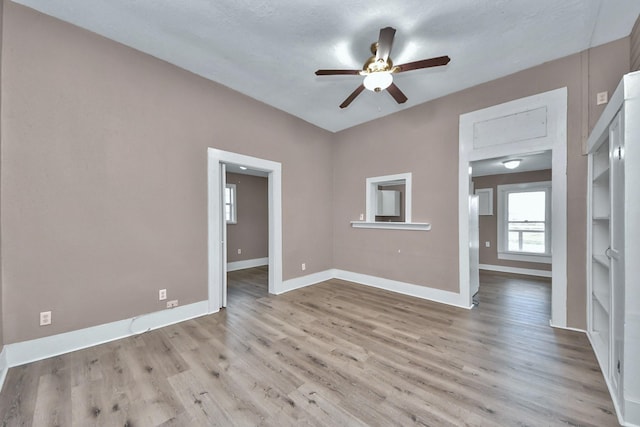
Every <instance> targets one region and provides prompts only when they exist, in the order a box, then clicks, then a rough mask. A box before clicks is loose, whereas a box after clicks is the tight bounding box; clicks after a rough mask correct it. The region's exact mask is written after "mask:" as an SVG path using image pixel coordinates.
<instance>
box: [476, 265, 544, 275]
mask: <svg viewBox="0 0 640 427" xmlns="http://www.w3.org/2000/svg"><path fill="white" fill-rule="evenodd" d="M479 267H480V270H487V271H497V272H500V273H512V274H524V275H526V276H538V277H549V278H550V277H551V270H535V269H532V268H517V267H506V266H504V265H490V264H480V265H479Z"/></svg>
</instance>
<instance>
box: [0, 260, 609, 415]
mask: <svg viewBox="0 0 640 427" xmlns="http://www.w3.org/2000/svg"><path fill="white" fill-rule="evenodd" d="M267 275H268V271H267V268H266V267H258V268H253V269H248V270H241V271H237V272H232V273H230V274H229V289H228V301H229V306H228V307H227V308H226V309H224V310H221V312H220V313H217V314H214V315H210V316H203V317H200V318H197V319H193V320H189V321H187V322H182V323H180V324H176V325H172V326H168V327H166V328H162V329H159V330H155V331H150V332H146V333H143V334H140V335H137V336H134V337H130V338H126V339H122V340H118V341H115V342H111V343H107V344H103V345H100V346H96V347H93V348H89V349H85V350H81V351H77V352H74V353H70V354H67V355H63V356H59V357H55V358H52V359H48V360H44V361H40V362H35V363H31V364H28V365H24V366H21V367H16V368H11V369H10V370H9V372H8V375H7V379H6V382H5V385H4V389H3V390H2V393H0V425H2V426H27V425H34V426H40V425H42V426H49V425H61V426H62V425H72V426H74V425H77V426H129V427H131V426H136V427H138V426H213V425H221V426H229V425H238V426H289V425H291V426H326V425H336V426H339V425H344V426H364V425H385V426H387V425H389V426H393V425H397V426H407V425H423V426H424V425H427V426H437V427H441V426H511V425H514V426H516V425H517V426H585V427H589V426H598V427H607V426H616V425H618V423H617V419H616V416H615V413H614V408H613V404H612V402H611V399H610V397H609V394H608V390H607V387H606V384H605V382H604V380H603V378H602V373H601V372H600V370H599V368H598V364H597V361H596V359H595V356H594V354H593V351H592V350H591V348H590V345H589V342H588V340H587V339H586V336H585V335H584V334H581V333H578V332H573V331H565V330H556V329H553V328H551V327H549V323H548V321H549V317H550V298H551V286H550V282H549V281H548V280H546V279H538V278H529V277H523V276H521V277H517V276H508V275H503V274H494V273H488V274H485V273H483V274H481V286H480V292H479V294H478V301H479V306H478V307H476V308H474V309H473V310H465V309H460V308H456V307H451V306H446V305H442V304H437V303H434V302H430V301H425V300H420V299H416V298H411V297H407V296H404V295H399V294H395V293H392V292H388V291H383V290H380V289H373V288H368V287H364V286H361V285H357V284H353V283H349V282H346V281H342V280H329V281H327V282H323V283H320V284H317V285H314V286H311V287H307V288H303V289H299V290H296V291H292V292H289V293H286V294H283V295H280V296H271V295H268V293H267Z"/></svg>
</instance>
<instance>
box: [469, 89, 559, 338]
mask: <svg viewBox="0 0 640 427" xmlns="http://www.w3.org/2000/svg"><path fill="white" fill-rule="evenodd" d="M459 130H460V145H459V164H458V174H459V175H458V211H459V214H458V221H459V223H458V228H459V280H460V294H461V298H462V301H464V302H465V303H466V302H467V301H468V302H469V304H471V297H472V295H471V286H470V277H469V195H470V194H469V193H470V191H469V188H470V186H469V181H470V179H471V173H470V163H471V162H473V161H476V160H484V159H491V158H496V157H503V156H509V155H523V154H527V153H534V152H538V151H543V150H552V172H551V182H552V188H553V191H552V200H551V218H552V219H551V233H552V243H551V250H552V273H551V274H552V291H551V325H552V326H554V327H561V328H565V327H566V326H567V175H566V174H567V88H566V87H565V88H560V89H555V90H552V91H549V92H544V93H541V94H538V95H533V96H529V97H526V98H521V99H517V100H514V101H510V102H506V103H504V104H500V105H496V106H493V107H488V108H485V109H482V110H478V111H473V112H470V113H466V114H462V115H461V116H460V129H459Z"/></svg>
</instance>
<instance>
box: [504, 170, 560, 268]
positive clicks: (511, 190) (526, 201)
mask: <svg viewBox="0 0 640 427" xmlns="http://www.w3.org/2000/svg"><path fill="white" fill-rule="evenodd" d="M498 258H500V259H511V260H517V261H529V262H545V263H550V262H551V183H550V182H548V181H545V182H532V183H525V184H510V185H499V186H498Z"/></svg>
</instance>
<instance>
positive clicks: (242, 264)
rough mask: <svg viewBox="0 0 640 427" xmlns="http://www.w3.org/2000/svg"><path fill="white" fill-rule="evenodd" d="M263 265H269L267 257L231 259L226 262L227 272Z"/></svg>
mask: <svg viewBox="0 0 640 427" xmlns="http://www.w3.org/2000/svg"><path fill="white" fill-rule="evenodd" d="M263 265H269V258H268V257H267V258H255V259H245V260H242V261H233V262H228V263H227V272H229V271H237V270H244V269H245V268H253V267H262V266H263Z"/></svg>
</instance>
